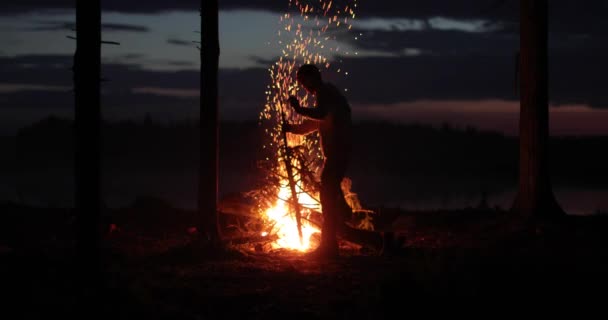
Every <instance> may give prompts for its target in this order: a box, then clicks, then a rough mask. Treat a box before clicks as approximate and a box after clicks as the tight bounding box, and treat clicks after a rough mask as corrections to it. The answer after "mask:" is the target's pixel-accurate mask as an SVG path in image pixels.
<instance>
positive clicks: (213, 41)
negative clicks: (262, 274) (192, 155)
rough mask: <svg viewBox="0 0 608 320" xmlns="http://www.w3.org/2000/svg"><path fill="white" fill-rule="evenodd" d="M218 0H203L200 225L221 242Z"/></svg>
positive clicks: (215, 243)
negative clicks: (219, 208)
mask: <svg viewBox="0 0 608 320" xmlns="http://www.w3.org/2000/svg"><path fill="white" fill-rule="evenodd" d="M218 20H219V19H218V1H217V0H202V1H201V75H200V77H201V79H200V85H201V88H200V90H201V98H200V169H199V170H200V176H199V199H198V201H199V202H198V205H199V215H200V224H199V229H200V232H201V236H202V237H203V239H202V240H203V241H205V242H206V243H207V244H209V245H211V246H213V247H216V248H217V247H219V245H220V240H221V238H220V230H219V215H218V211H217V201H218V147H219V146H218V136H219V134H218V133H219V126H218V118H219V114H218V69H219V65H218V64H219V54H220V44H219V30H218V29H219V27H218Z"/></svg>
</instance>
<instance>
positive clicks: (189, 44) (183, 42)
mask: <svg viewBox="0 0 608 320" xmlns="http://www.w3.org/2000/svg"><path fill="white" fill-rule="evenodd" d="M167 43H169V44H173V45H176V46H187V47H192V46H193V45H194V43H193V42H192V41H187V40H181V39H175V38H170V39H167Z"/></svg>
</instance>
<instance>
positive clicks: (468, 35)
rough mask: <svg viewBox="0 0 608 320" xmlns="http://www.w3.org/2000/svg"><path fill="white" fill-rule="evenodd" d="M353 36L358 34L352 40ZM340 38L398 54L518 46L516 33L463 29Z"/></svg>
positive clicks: (508, 50) (507, 50)
mask: <svg viewBox="0 0 608 320" xmlns="http://www.w3.org/2000/svg"><path fill="white" fill-rule="evenodd" d="M353 34H355V35H361V36H358V37H357V39H356V40H355V37H354V36H353ZM339 40H340V41H343V42H347V43H349V44H351V45H353V46H355V47H357V48H359V49H365V50H373V51H383V52H386V53H392V54H400V53H402V52H403V50H405V49H408V48H414V49H418V50H420V51H422V52H423V53H426V54H440V55H445V54H459V55H463V54H464V55H467V54H469V55H470V54H493V55H494V54H498V55H512V54H514V53H515V52H516V51H517V50H518V49H519V36H518V35H513V34H504V33H494V32H463V31H457V30H437V29H427V30H420V31H415V30H407V31H398V30H391V31H385V30H373V31H369V30H362V29H353V33H352V34H344V35H341V36H340V38H339Z"/></svg>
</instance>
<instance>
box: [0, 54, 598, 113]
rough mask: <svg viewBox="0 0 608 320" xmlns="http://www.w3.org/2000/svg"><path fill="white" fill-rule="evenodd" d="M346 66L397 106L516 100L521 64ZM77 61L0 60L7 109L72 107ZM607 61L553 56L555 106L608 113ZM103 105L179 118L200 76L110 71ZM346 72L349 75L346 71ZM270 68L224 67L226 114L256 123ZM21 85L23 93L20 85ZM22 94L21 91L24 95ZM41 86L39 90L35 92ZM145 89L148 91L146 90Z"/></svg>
mask: <svg viewBox="0 0 608 320" xmlns="http://www.w3.org/2000/svg"><path fill="white" fill-rule="evenodd" d="M340 59H342V60H343V63H342V65H341V68H342V69H343V70H347V71H349V75H348V76H346V77H345V76H343V75H327V76H326V80H329V81H331V82H334V83H336V84H337V85H338V86H339V87H340V88H348V92H345V94H346V96H347V97H348V99H349V100H350V102H351V103H352V104H353V105H355V104H356V105H366V104H367V105H372V104H382V105H389V106H390V105H393V104H398V103H405V102H415V101H420V100H435V101H482V100H501V101H511V102H516V101H517V100H518V96H517V94H516V92H515V84H514V59H513V57H512V56H508V55H504V56H498V55H445V56H438V55H419V56H400V57H361V58H346V57H341V58H340ZM71 64H72V57H71V56H68V55H65V56H35V55H30V56H18V57H13V58H9V57H3V58H0V84H2V85H5V86H6V85H9V84H11V85H13V86H12V87H11V90H10V92H4V93H0V105H2V106H6V107H10V106H12V107H17V106H19V107H24V108H26V107H27V108H35V107H38V108H48V107H58V106H60V105H67V106H71V105H72V102H71V101H72V99H73V98H72V94H71V93H70V92H58V91H57V90H55V91H52V90H44V88H45V87H47V88H60V87H68V88H71V86H72V72H71V70H70V67H71ZM605 70H608V62H607V61H606V59H605V57H604V55H601V54H600V55H595V54H594V53H587V54H586V55H581V56H577V59H576V60H573V59H572V57H571V56H570V55H567V54H562V55H554V56H552V59H551V60H550V79H549V80H550V81H549V84H550V97H551V101H552V103H553V104H554V105H557V106H559V105H574V104H576V105H588V106H592V107H596V108H608V91H606V90H605V88H604V86H605V85H604V78H605V76H604V74H605ZM102 73H103V76H104V78H109V79H110V80H111V81H109V82H104V83H103V85H102V90H103V92H104V98H103V104H104V106H105V107H107V108H113V110H118V111H116V112H117V113H121V112H122V114H124V115H125V116H128V115H129V112H130V111H129V110H130V109H129V108H131V107H133V106H138V107H141V108H145V107H146V106H149V107H150V108H158V109H163V108H164V109H163V110H167V112H172V113H175V114H179V112H182V111H180V110H184V109H183V108H182V107H181V106H184V107H185V108H196V107H197V106H198V98H197V97H196V92H197V90H198V89H199V81H200V76H199V72H198V71H197V70H182V71H158V70H157V71H152V70H145V69H142V68H140V67H138V66H137V65H133V64H128V63H106V64H104V65H103V69H102ZM342 74H343V73H342ZM269 80H270V79H269V74H268V70H267V69H266V68H261V67H260V68H249V69H220V74H219V81H220V83H219V90H220V92H219V99H220V104H221V106H222V109H221V110H222V111H221V113H222V116H224V117H228V118H233V119H234V118H236V119H255V118H257V115H258V113H259V112H260V111H261V110H262V108H263V105H264V103H265V101H266V100H265V95H264V91H265V90H266V86H267V84H268V83H269ZM15 85H20V86H22V87H15ZM19 88H21V89H20V90H16V89H19ZM32 88H36V89H37V90H31V89H32ZM142 88H143V89H142Z"/></svg>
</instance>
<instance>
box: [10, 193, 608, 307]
mask: <svg viewBox="0 0 608 320" xmlns="http://www.w3.org/2000/svg"><path fill="white" fill-rule="evenodd" d="M0 209H2V219H3V221H2V224H1V225H2V226H1V230H0V231H1V233H0V235H1V236H0V281H1V283H2V290H3V291H4V293H5V294H3V296H4V297H5V298H4V300H3V301H4V302H6V306H7V307H9V309H12V310H13V312H15V313H13V314H14V315H15V316H14V317H12V318H50V317H51V316H55V315H58V316H63V317H64V318H65V317H70V318H71V317H75V318H81V319H84V318H88V316H87V317H80V316H76V312H75V310H76V309H75V306H76V305H77V301H78V296H79V295H78V294H77V292H78V290H77V288H78V281H77V280H75V277H74V274H75V272H74V270H75V268H74V265H75V264H74V263H73V259H72V258H71V256H72V249H70V248H73V245H71V244H70V240H69V239H73V237H72V234H73V230H72V228H71V227H70V226H71V225H73V224H72V221H71V218H70V212H69V211H66V210H61V209H35V208H29V207H23V206H17V205H13V204H5V205H0ZM119 211H120V210H117V211H116V212H115V213H114V214H115V215H114V218H108V219H106V220H104V230H103V234H104V241H103V245H104V250H103V253H104V254H103V257H102V261H103V266H104V267H103V276H102V277H101V278H100V280H101V282H102V283H103V289H102V290H101V293H100V294H99V298H98V299H97V301H98V302H99V306H98V308H97V309H91V310H90V311H88V312H90V313H89V314H88V315H89V316H91V317H92V316H93V315H96V316H98V317H99V318H120V319H122V318H130V319H161V318H162V319H216V318H236V317H247V318H255V319H262V318H263V319H275V318H285V317H286V316H287V317H296V318H305V319H314V318H331V319H333V318H374V319H375V318H384V317H388V315H389V314H391V313H392V312H393V311H395V310H397V311H399V310H400V311H407V310H408V309H409V308H415V307H416V306H417V301H437V299H438V298H439V299H441V298H447V299H451V300H454V299H469V298H475V300H468V301H469V302H470V301H476V302H477V301H480V299H492V300H499V299H501V298H507V299H510V300H523V299H525V300H531V301H534V300H537V299H538V298H539V297H544V298H548V297H551V298H557V299H571V298H581V297H594V296H602V295H603V292H605V291H606V288H608V287H607V284H608V281H607V280H608V276H607V274H608V269H607V267H608V250H606V244H608V241H606V240H607V239H608V232H607V231H608V229H607V228H608V216H589V217H574V216H568V217H566V218H564V219H563V220H562V221H560V222H556V223H553V222H552V223H549V222H543V223H540V224H539V225H538V226H537V227H534V228H528V227H522V224H521V223H518V222H516V221H515V219H514V218H513V216H512V215H511V214H509V213H507V212H503V211H500V210H494V209H466V210H459V211H438V212H403V211H400V210H397V209H378V210H377V212H378V214H379V215H378V219H377V224H378V226H379V227H380V229H383V230H394V231H396V232H398V234H399V235H401V236H403V237H404V239H405V246H404V247H403V248H402V250H400V251H399V252H398V254H395V255H391V256H380V255H378V254H377V252H373V251H365V252H356V251H353V250H348V248H351V247H348V246H346V245H345V247H344V250H343V251H342V255H341V257H340V258H338V259H336V260H332V261H318V260H312V259H309V258H308V257H307V256H306V255H303V254H300V253H293V252H288V251H275V252H272V253H262V252H255V251H229V252H228V253H226V254H225V255H221V256H215V257H209V256H206V254H205V253H204V252H200V251H197V250H194V249H192V248H193V246H190V245H189V243H191V240H192V239H193V236H192V235H191V234H189V233H188V229H189V227H190V226H191V224H192V220H191V219H192V215H191V214H189V213H187V212H184V211H180V210H175V209H168V208H160V209H159V208H156V209H154V210H153V209H151V208H149V207H148V208H142V207H139V208H135V207H133V208H127V209H123V210H122V211H120V212H119ZM113 219H114V220H113ZM144 221H145V222H144ZM110 223H114V224H116V226H117V227H118V229H114V230H113V231H112V232H110ZM7 299H8V300H7ZM505 301H508V300H505Z"/></svg>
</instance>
